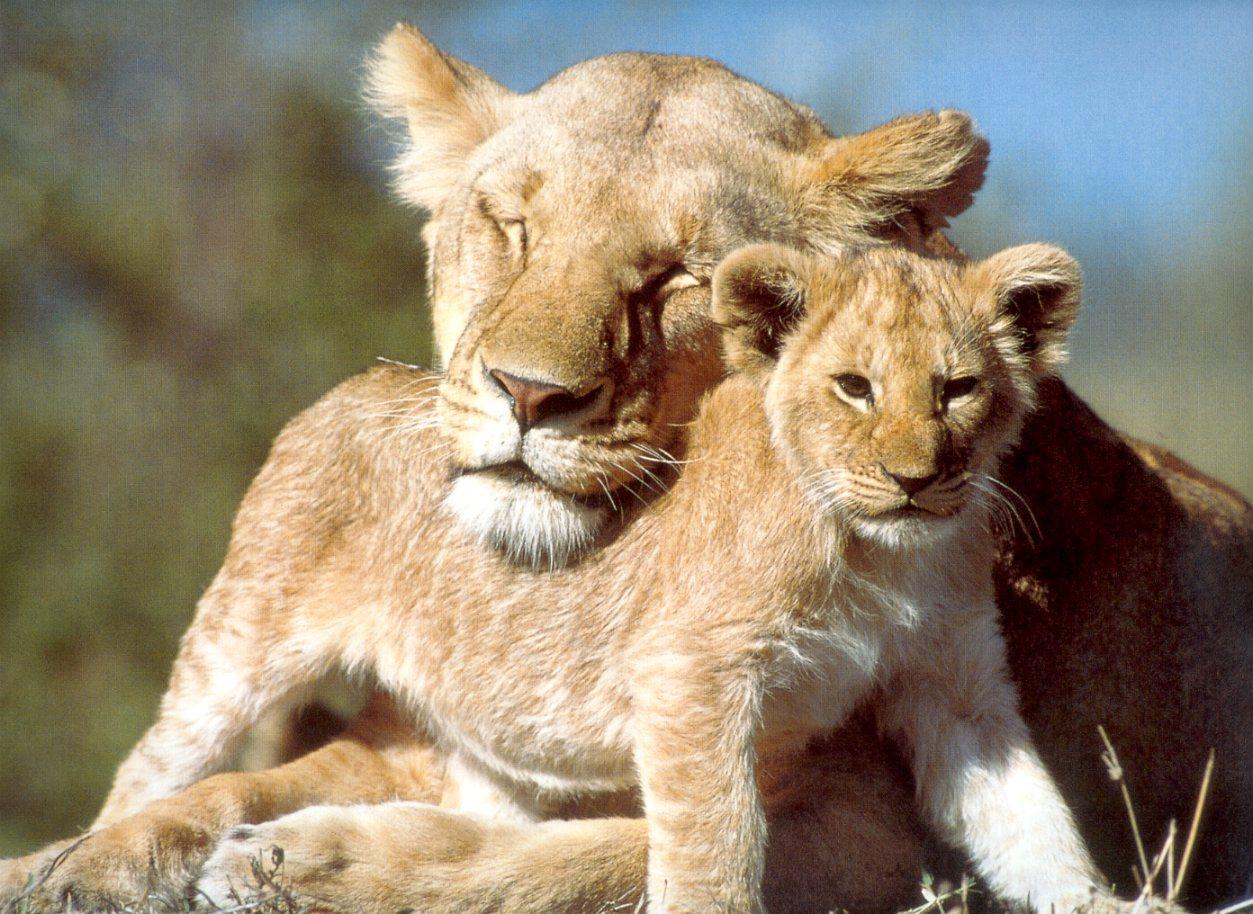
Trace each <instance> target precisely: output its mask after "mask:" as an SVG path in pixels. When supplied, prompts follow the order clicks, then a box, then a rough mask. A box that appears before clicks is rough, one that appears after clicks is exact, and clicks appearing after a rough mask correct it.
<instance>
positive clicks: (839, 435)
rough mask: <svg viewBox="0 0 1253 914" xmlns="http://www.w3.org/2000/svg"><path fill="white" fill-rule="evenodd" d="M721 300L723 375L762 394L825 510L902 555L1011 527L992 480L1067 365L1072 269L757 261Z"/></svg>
mask: <svg viewBox="0 0 1253 914" xmlns="http://www.w3.org/2000/svg"><path fill="white" fill-rule="evenodd" d="M713 286H714V294H713V315H714V319H715V321H716V322H717V323H718V324H719V325H720V326H721V327H722V328H723V344H724V347H725V349H726V356H727V360H728V362H729V364H730V365H731V366H732V367H733V368H735V369H737V370H739V371H742V372H745V373H748V374H750V375H753V376H755V377H757V378H759V379H760V380H761V382H762V384H763V385H764V387H765V392H766V393H765V397H766V412H767V415H768V417H769V422H770V428H771V433H772V436H773V439H774V443H775V445H776V446H777V447H778V448H780V449H781V451H782V453H783V455H784V457H785V459H786V461H787V463H788V465H789V467H790V468H791V469H792V470H793V471H794V472H795V473H796V474H797V477H798V478H799V479H800V480H801V483H802V486H803V488H804V489H805V491H806V493H807V494H808V496H809V497H810V498H811V499H812V500H813V501H814V502H815V503H816V504H817V505H818V507H819V508H820V509H821V510H823V511H824V512H827V513H830V514H833V515H837V516H839V517H841V518H843V519H844V520H845V521H847V522H848V523H849V524H850V525H851V526H852V528H853V529H854V530H855V531H857V532H858V533H859V534H861V535H863V536H865V537H868V538H871V539H873V540H875V541H877V542H879V543H882V544H884V545H888V546H893V547H899V546H908V545H917V544H920V543H924V542H926V541H928V540H930V539H932V538H934V537H936V536H937V535H939V534H941V533H943V532H945V531H946V530H950V529H952V526H953V520H954V519H955V518H958V517H959V516H961V515H963V513H965V514H967V515H969V514H970V512H969V511H968V508H969V507H970V506H972V505H977V506H980V507H983V508H986V509H988V510H990V511H991V512H993V513H995V512H998V511H1000V512H1004V513H1006V514H1009V515H1010V516H1011V517H1012V513H1011V512H1017V510H1018V508H1017V506H1015V505H1014V504H1013V502H1014V499H1015V498H1016V496H1015V494H1014V493H1013V492H1012V490H1009V489H1008V488H1007V487H1006V486H1005V485H1004V484H1003V483H1001V482H1000V481H999V480H998V479H997V477H996V473H997V467H998V462H999V458H1000V456H1001V455H1002V454H1003V453H1004V452H1005V451H1006V449H1007V448H1009V447H1010V446H1011V445H1013V444H1014V442H1015V441H1016V439H1017V436H1018V432H1019V429H1020V427H1021V424H1022V420H1023V417H1024V416H1025V414H1026V413H1027V412H1028V411H1029V410H1030V409H1031V408H1032V406H1033V404H1034V399H1035V392H1036V386H1037V383H1038V380H1039V378H1040V377H1041V376H1043V375H1046V374H1049V373H1051V372H1053V371H1055V370H1056V368H1057V367H1058V365H1060V364H1061V362H1062V361H1063V359H1064V356H1065V352H1064V348H1063V347H1064V344H1065V338H1066V333H1067V331H1068V330H1069V328H1070V326H1071V324H1072V323H1073V322H1074V320H1075V317H1076V315H1077V313H1078V309H1079V290H1080V275H1079V266H1078V264H1076V263H1075V261H1074V260H1073V259H1072V258H1071V257H1070V256H1069V255H1068V254H1066V253H1065V252H1063V251H1061V250H1059V249H1057V248H1055V247H1050V246H1048V245H1041V244H1030V245H1024V246H1022V247H1015V248H1010V249H1008V250H1005V251H1002V252H1001V253H999V254H997V255H995V256H993V257H990V258H989V259H987V260H984V261H982V262H978V263H975V262H966V261H960V260H955V259H947V258H946V259H941V258H937V257H930V256H923V255H918V254H914V253H911V252H908V251H904V250H901V249H899V248H897V249H892V248H885V247H880V248H877V249H863V250H860V251H852V252H849V253H846V254H844V255H841V256H837V257H833V258H832V257H822V258H820V257H815V256H813V255H809V254H803V253H800V252H797V251H795V250H792V249H788V248H783V247H778V246H774V245H758V246H754V247H749V248H745V249H744V250H741V251H738V252H736V253H734V254H732V255H731V256H730V257H729V258H727V260H726V261H724V262H723V263H722V264H721V265H720V266H719V267H718V269H717V271H716V272H715V273H714V281H713Z"/></svg>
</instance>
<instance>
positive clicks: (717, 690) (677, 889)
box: [633, 638, 766, 914]
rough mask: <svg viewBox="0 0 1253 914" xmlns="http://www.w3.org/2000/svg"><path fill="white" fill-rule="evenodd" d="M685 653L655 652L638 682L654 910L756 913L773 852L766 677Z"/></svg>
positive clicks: (712, 654)
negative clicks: (761, 738)
mask: <svg viewBox="0 0 1253 914" xmlns="http://www.w3.org/2000/svg"><path fill="white" fill-rule="evenodd" d="M745 643H749V644H752V643H753V639H751V638H745ZM681 645H682V640H681V639H678V638H674V639H671V640H670V642H669V649H668V650H654V651H651V652H650V654H649V655H648V656H647V659H644V660H641V661H640V662H639V663H638V664H637V668H636V670H635V671H634V672H635V675H634V677H633V679H634V681H635V682H636V683H637V684H638V685H637V687H636V695H635V707H636V717H635V728H636V753H635V758H636V768H637V769H638V771H639V776H640V787H641V793H642V796H643V800H644V816H645V819H646V820H647V822H648V909H649V911H650V912H655V914H662V912H664V914H679V912H701V914H716V912H736V914H759V912H762V911H763V910H764V908H763V905H762V898H761V881H762V873H763V870H764V862H765V846H766V820H765V815H764V814H763V812H762V804H761V797H760V796H759V793H758V790H757V782H756V762H757V759H756V751H755V747H754V743H755V740H756V737H757V733H758V731H759V729H760V726H759V725H760V719H759V718H760V703H761V686H760V682H759V676H758V675H756V673H755V670H754V669H753V666H752V664H751V662H749V661H747V660H744V661H738V660H737V658H727V657H724V656H721V655H720V654H719V653H718V652H716V651H711V650H710V649H709V647H708V645H705V647H704V650H703V651H702V650H701V649H700V648H699V647H693V649H692V650H690V651H685V650H684V649H683V647H682V646H681Z"/></svg>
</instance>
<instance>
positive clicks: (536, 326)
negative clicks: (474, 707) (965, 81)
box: [370, 25, 987, 565]
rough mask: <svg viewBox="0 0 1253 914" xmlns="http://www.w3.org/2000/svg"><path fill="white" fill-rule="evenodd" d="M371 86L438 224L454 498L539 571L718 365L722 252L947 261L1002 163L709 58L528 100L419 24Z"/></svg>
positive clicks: (401, 32) (946, 114) (920, 127)
mask: <svg viewBox="0 0 1253 914" xmlns="http://www.w3.org/2000/svg"><path fill="white" fill-rule="evenodd" d="M370 86H371V89H370V91H371V97H372V98H373V99H374V101H375V103H376V104H377V106H378V107H379V108H380V109H381V110H382V111H383V112H385V113H387V114H388V115H391V116H396V117H402V118H404V119H405V120H406V121H407V124H408V144H407V147H406V150H405V151H404V153H403V154H402V156H401V157H400V159H399V161H398V162H397V164H396V179H397V180H396V186H397V188H398V191H399V193H400V194H401V196H403V197H404V198H405V199H407V200H409V201H410V202H412V203H415V204H417V205H419V206H421V207H423V208H425V209H426V210H429V212H430V219H429V221H428V222H427V224H426V228H425V239H426V242H427V246H428V250H429V252H430V277H431V300H432V307H433V311H434V321H435V342H436V348H437V351H438V352H439V355H440V358H441V359H442V361H443V363H444V366H445V367H446V369H447V374H446V380H445V381H444V383H443V386H442V389H441V415H442V419H443V423H444V426H445V430H446V432H447V434H448V436H449V440H450V442H451V444H452V452H453V457H452V472H453V474H454V476H455V477H456V481H455V483H454V485H453V488H452V494H451V495H450V498H449V506H450V507H451V508H452V509H453V511H454V513H455V514H456V516H457V517H458V518H459V519H460V522H461V523H462V524H463V526H465V527H466V528H467V529H469V530H471V531H472V532H474V533H476V534H477V535H479V536H480V537H481V538H482V539H483V540H484V541H486V542H489V543H491V544H493V545H494V546H496V547H498V548H501V549H503V550H505V551H506V552H508V553H509V554H510V555H511V556H513V557H515V558H517V559H521V560H525V561H531V562H535V563H538V564H548V565H559V564H561V563H563V562H565V561H566V560H567V558H568V557H569V556H571V555H572V554H575V553H577V552H578V551H579V550H581V549H583V548H585V547H586V546H588V545H589V544H590V543H591V542H592V541H593V539H594V537H595V536H596V534H597V532H598V531H599V530H600V529H601V527H602V525H603V524H604V523H605V521H606V520H607V519H608V517H610V516H611V510H610V506H611V505H613V504H615V494H616V495H617V498H616V502H622V501H623V500H624V499H623V497H622V493H621V492H617V491H616V490H620V489H630V488H632V487H640V486H643V485H646V484H647V483H648V480H649V478H650V476H651V474H652V473H653V470H655V469H657V467H658V465H660V464H665V463H667V462H668V461H669V459H670V458H669V456H668V454H667V452H666V450H665V448H666V446H667V445H668V444H669V443H670V442H671V440H672V438H673V437H674V435H675V434H676V427H677V426H678V425H681V424H682V423H683V422H685V421H686V420H687V419H689V418H690V415H691V412H692V409H693V407H694V405H695V403H696V400H697V398H698V396H699V394H700V393H701V392H702V391H703V390H704V389H705V388H706V387H708V386H709V385H710V384H711V383H712V382H713V381H715V380H716V379H717V378H718V377H719V376H720V375H721V373H722V365H721V362H720V359H719V353H718V344H717V336H716V333H714V332H713V330H712V328H711V325H710V322H709V318H708V314H709V282H710V277H711V275H712V273H713V269H714V267H715V266H716V265H717V263H718V262H719V261H720V260H721V259H722V257H723V256H725V255H726V254H727V253H729V252H730V251H731V250H733V249H734V248H736V247H739V246H741V245H743V244H746V243H750V242H764V241H775V242H786V243H788V244H793V245H797V246H800V247H804V248H807V249H810V250H814V251H830V250H833V249H835V248H837V247H839V246H843V245H847V244H866V243H871V242H876V241H878V242H897V243H900V244H904V245H908V246H912V247H916V248H922V247H924V246H926V245H928V244H930V245H933V246H940V247H941V248H943V247H944V245H946V244H947V242H946V241H945V240H944V238H943V235H942V234H941V233H940V231H939V230H940V229H941V228H942V227H943V226H945V225H946V219H947V217H950V216H953V215H955V214H957V213H960V212H961V211H963V210H964V209H965V208H966V207H967V206H969V204H970V202H971V199H972V194H973V193H974V192H975V191H976V190H977V189H978V187H979V186H980V184H981V183H982V180H983V171H984V166H985V163H986V156H987V144H986V143H985V142H984V141H983V140H982V139H981V138H980V137H979V136H978V135H976V134H975V133H974V132H973V130H972V127H971V123H970V120H969V119H968V118H967V117H966V116H965V115H962V114H960V113H957V112H953V111H943V112H940V113H938V114H935V113H927V114H921V115H916V116H913V117H908V118H902V119H900V120H897V121H893V122H892V123H890V124H887V125H885V126H883V127H880V128H878V129H875V130H871V131H870V132H868V133H864V134H861V135H859V136H853V137H844V138H836V137H833V136H832V135H831V134H830V133H829V132H828V131H827V130H826V128H824V127H823V125H822V124H821V123H820V122H819V121H818V119H817V117H816V116H815V115H814V114H813V112H811V111H809V110H808V109H806V108H804V107H801V106H799V105H795V104H792V103H791V102H788V101H786V100H785V99H783V98H780V97H779V96H777V95H774V94H773V93H771V92H768V91H767V90H765V89H763V88H761V87H760V86H757V85H755V84H754V83H751V82H749V81H747V80H745V79H743V78H741V77H739V76H736V75H735V74H734V73H731V72H730V71H729V70H727V69H725V68H724V67H722V66H721V65H719V64H717V63H714V62H712V61H708V60H703V59H698V58H691V57H667V56H661V55H655V54H615V55H611V56H608V57H601V58H597V59H593V60H589V61H585V62H583V63H580V64H577V65H575V66H573V67H571V68H569V69H568V70H565V71H563V72H561V73H559V74H558V75H557V76H555V77H553V78H552V79H550V80H549V81H548V82H546V83H544V84H543V85H542V86H540V87H539V88H538V89H536V90H534V91H532V92H529V93H525V94H515V93H513V92H510V91H509V90H507V89H505V88H504V87H503V86H501V85H500V84H498V83H496V82H495V81H493V80H492V79H491V78H489V77H488V76H486V75H485V74H484V73H482V72H481V71H479V70H477V69H476V68H474V67H472V66H470V65H469V64H466V63H464V62H462V61H460V60H457V59H455V58H453V57H451V56H449V55H447V54H444V53H443V52H441V51H440V50H439V49H438V48H436V47H435V46H434V45H433V44H431V43H430V42H429V41H428V40H427V39H426V38H424V37H423V36H422V35H421V34H420V33H418V32H417V31H416V30H414V29H413V28H411V27H409V26H404V25H401V26H397V28H396V29H395V30H393V32H392V33H391V34H390V35H389V36H388V37H387V38H386V39H385V40H384V42H383V43H382V44H381V45H380V47H379V48H378V50H377V52H376V55H375V58H374V61H373V65H372V67H371V83H370Z"/></svg>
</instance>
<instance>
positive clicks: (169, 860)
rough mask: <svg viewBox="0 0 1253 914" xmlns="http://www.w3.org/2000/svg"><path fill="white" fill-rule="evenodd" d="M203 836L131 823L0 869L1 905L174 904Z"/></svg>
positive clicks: (160, 823) (162, 824)
mask: <svg viewBox="0 0 1253 914" xmlns="http://www.w3.org/2000/svg"><path fill="white" fill-rule="evenodd" d="M207 847H208V838H207V836H206V835H205V834H204V833H203V832H201V831H199V830H197V829H195V828H192V827H189V826H185V825H184V824H183V823H180V822H178V821H175V820H168V819H153V818H143V817H139V816H137V817H135V818H133V819H128V820H123V821H122V822H119V823H118V824H116V825H113V826H110V827H109V828H105V829H102V830H101V831H98V832H95V833H93V834H90V835H86V836H84V837H82V838H78V839H73V840H69V841H61V842H58V843H56V844H53V845H50V846H49V847H46V848H44V849H43V850H41V851H38V852H36V853H34V854H31V855H30V856H28V857H23V858H21V859H18V860H10V861H6V862H5V863H4V864H3V865H0V904H9V903H11V902H14V901H16V900H17V899H23V900H25V901H26V903H27V904H28V905H29V906H30V908H31V909H32V910H35V911H47V912H52V911H60V910H99V909H113V908H117V907H122V906H125V905H128V904H134V903H136V902H140V901H143V902H147V903H155V904H168V905H170V906H171V907H173V906H175V905H177V904H178V903H179V902H180V901H181V900H182V899H183V898H184V897H185V895H186V891H187V889H188V888H189V887H190V885H191V881H192V879H193V878H194V875H195V872H196V871H197V870H198V869H199V864H200V861H201V860H203V858H204V854H205V852H206V851H207Z"/></svg>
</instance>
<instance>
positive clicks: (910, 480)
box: [883, 467, 940, 496]
mask: <svg viewBox="0 0 1253 914" xmlns="http://www.w3.org/2000/svg"><path fill="white" fill-rule="evenodd" d="M883 472H885V473H887V474H888V475H889V476H891V477H892V481H893V482H894V483H896V484H897V485H898V486H900V487H901V488H902V489H903V490H904V491H905V494H906V495H911V496H912V495H917V494H918V493H919V492H921V491H922V490H923V489H925V488H926V487H927V486H929V485H931V483H933V482H935V481H936V480H937V479H939V478H940V474H939V473H932V474H931V475H929V476H898V475H896V474H895V473H893V472H892V471H891V470H889V469H887V468H886V467H885V468H884V470H883Z"/></svg>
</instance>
